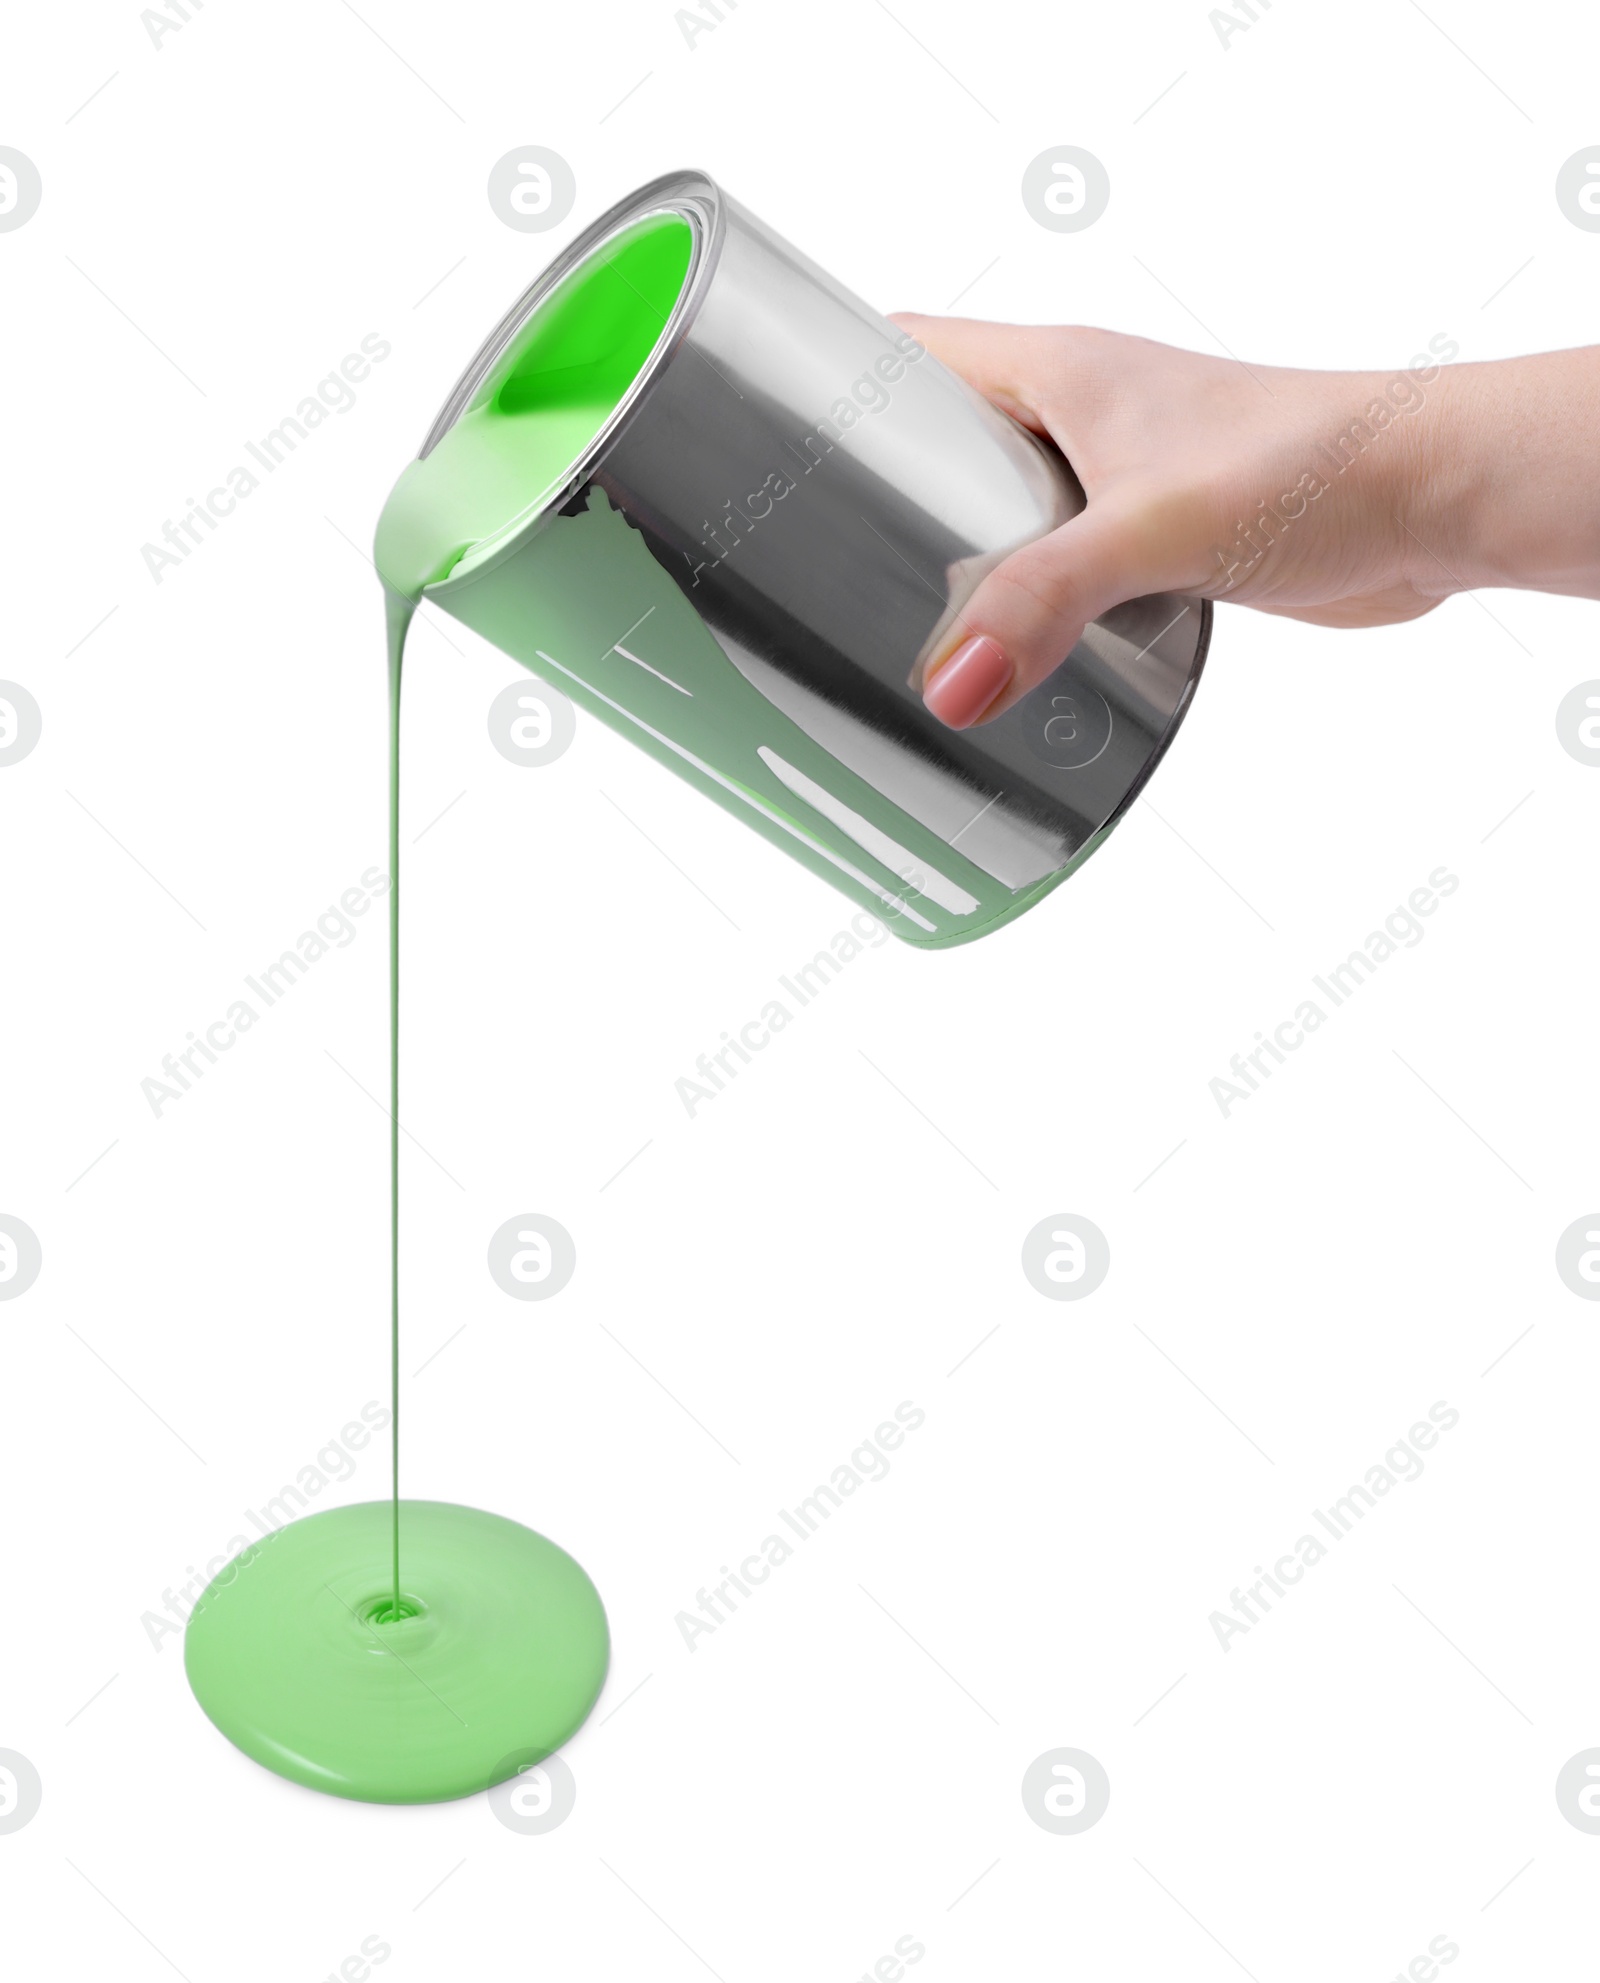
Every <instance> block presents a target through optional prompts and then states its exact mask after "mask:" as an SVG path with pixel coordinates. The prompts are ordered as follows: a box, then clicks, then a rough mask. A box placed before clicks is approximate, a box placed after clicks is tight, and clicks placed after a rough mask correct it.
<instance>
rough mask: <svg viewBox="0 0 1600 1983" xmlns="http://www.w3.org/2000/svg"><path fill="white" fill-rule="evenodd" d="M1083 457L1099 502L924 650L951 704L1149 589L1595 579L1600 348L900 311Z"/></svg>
mask: <svg viewBox="0 0 1600 1983" xmlns="http://www.w3.org/2000/svg"><path fill="white" fill-rule="evenodd" d="M894 321H895V322H896V323H897V324H899V325H901V326H902V327H903V328H904V329H906V330H908V331H910V332H911V334H912V335H913V336H915V337H916V338H917V339H919V341H920V342H921V343H922V344H924V345H925V346H926V347H927V349H928V350H929V351H931V352H932V353H933V354H934V356H935V357H937V358H939V359H940V360H942V361H943V362H944V363H945V364H947V365H949V366H950V367H951V369H952V370H954V371H956V372H959V373H960V374H961V375H962V376H963V377H964V378H966V379H967V380H968V381H969V383H970V384H972V385H974V386H976V387H977V388H978V390H979V391H980V392H983V393H985V394H987V395H988V397H989V398H990V399H992V400H994V401H995V402H996V404H998V405H999V406H1001V407H1003V408H1004V409H1005V411H1006V412H1008V413H1010V414H1012V415H1013V416H1014V417H1015V418H1016V419H1018V420H1020V421H1021V422H1022V424H1023V425H1024V426H1026V427H1029V428H1031V429H1032V431H1033V432H1034V433H1036V434H1041V435H1045V436H1048V437H1049V439H1051V440H1052V441H1054V443H1055V444H1056V446H1057V447H1059V448H1060V450H1061V451H1062V453H1063V454H1065V455H1066V457H1067V459H1068V460H1069V461H1070V462H1071V464H1072V466H1073V469H1074V471H1075V472H1076V474H1077V476H1078V479H1079V481H1080V482H1081V483H1082V484H1083V488H1084V493H1085V495H1086V497H1087V499H1088V503H1087V507H1086V508H1085V509H1084V511H1083V512H1082V514H1081V515H1079V516H1077V517H1075V518H1074V519H1073V520H1072V521H1071V522H1069V523H1066V524H1063V525H1062V526H1061V528H1060V529H1058V530H1056V531H1054V532H1052V533H1051V534H1050V535H1048V536H1046V537H1043V538H1040V539H1039V540H1038V541H1037V542H1035V543H1033V544H1029V545H1026V546H1024V547H1023V548H1022V549H1021V550H1019V551H1017V552H1015V553H1014V554H1013V555H1012V556H1011V557H1010V558H1008V559H1007V560H1006V561H1005V563H1003V564H1002V565H1000V566H999V567H998V569H996V570H995V571H994V572H992V573H990V575H989V576H988V577H987V578H986V579H984V580H983V582H982V583H981V584H980V585H979V587H978V588H977V590H976V591H975V592H974V593H973V595H972V597H971V599H970V600H969V601H968V602H967V603H966V605H965V606H964V607H963V608H962V612H961V622H960V625H959V626H958V628H957V629H956V630H955V632H954V634H953V635H952V638H951V640H950V641H949V643H948V644H947V647H946V649H945V651H944V653H942V654H941V655H939V656H937V657H936V658H935V661H934V663H933V665H932V666H931V667H930V668H929V670H928V673H927V678H926V682H925V686H924V694H925V696H926V699H927V703H928V706H929V708H930V709H931V710H932V711H933V713H934V714H935V715H936V716H938V717H939V718H940V719H941V720H942V721H943V722H946V723H948V724H950V725H951V726H952V727H953V728H957V729H964V728H966V727H967V726H968V725H970V724H972V723H975V722H980V721H987V720H989V719H990V718H992V717H995V716H998V715H1000V714H1001V713H1002V711H1004V710H1006V709H1008V708H1009V707H1010V706H1011V705H1012V704H1013V703H1014V702H1016V701H1017V700H1018V699H1019V698H1020V697H1022V696H1023V695H1026V694H1027V692H1028V691H1029V690H1030V689H1032V688H1034V687H1036V686H1037V684H1038V683H1039V682H1041V681H1043V680H1044V679H1045V677H1046V676H1047V675H1049V674H1050V673H1051V671H1052V670H1053V669H1054V668H1055V667H1056V666H1057V664H1058V663H1059V662H1060V661H1061V659H1062V658H1063V657H1064V656H1065V655H1066V653H1067V652H1068V651H1069V649H1070V648H1071V647H1072V645H1073V643H1074V642H1075V641H1076V640H1077V639H1078V637H1079V636H1080V635H1081V633H1082V632H1083V629H1084V627H1085V625H1086V624H1087V623H1088V622H1089V621H1090V620H1092V619H1095V618H1097V617H1098V616H1099V615H1100V614H1102V613H1104V612H1105V611H1106V610H1107V609H1108V608H1110V607H1111V606H1114V605H1116V604H1118V603H1119V602H1120V601H1122V600H1125V599H1131V598H1136V597H1138V596H1140V595H1142V594H1144V593H1149V592H1161V591H1172V592H1181V593H1188V594H1197V595H1199V596H1202V597H1205V598H1209V599H1224V598H1225V599H1229V600H1235V601H1238V602H1240V603H1242V604H1245V605H1249V606H1255V607H1257V608H1259V609H1261V610H1262V611H1264V612H1270V613H1279V614H1284V615H1287V616H1288V617H1290V618H1294V619H1300V620H1308V621H1311V622H1314V623H1315V624H1317V625H1321V626H1335V627H1357V626H1379V625H1383V624H1385V623H1388V622H1392V621H1397V620H1409V619H1414V618H1416V617H1417V616H1418V615H1419V614H1422V613H1426V612H1427V611H1429V610H1430V608H1432V607H1433V606H1436V605H1437V604H1438V603H1439V601H1440V600H1441V599H1443V598H1445V597H1446V596H1447V595H1449V594H1450V593H1452V592H1456V591H1461V590H1466V589H1468V588H1470V587H1472V586H1475V585H1493V584H1501V585H1508V584H1509V585H1524V586H1533V587H1543V588H1544V589H1547V590H1552V591H1565V592H1577V593H1580V594H1583V595H1584V596H1588V597H1596V596H1600V493H1597V492H1600V478H1597V475H1596V470H1595V467H1594V465H1593V464H1594V458H1595V453H1596V450H1597V447H1600V352H1596V351H1575V352H1558V353H1553V354H1549V355H1547V356H1544V357H1538V358H1525V359H1514V360H1508V361H1503V362H1500V363H1496V364H1487V365H1467V366H1455V367H1448V368H1447V364H1446V361H1448V360H1449V359H1451V358H1453V357H1454V356H1455V354H1456V351H1457V349H1458V347H1457V346H1456V344H1455V343H1454V341H1453V340H1451V339H1449V338H1447V337H1444V336H1442V335H1440V336H1436V337H1434V338H1432V339H1431V340H1430V348H1429V350H1428V351H1427V352H1424V353H1420V354H1418V356H1417V357H1416V358H1414V359H1413V360H1412V361H1411V364H1410V365H1409V366H1408V367H1406V368H1405V369H1403V370H1400V371H1397V372H1390V373H1382V372H1310V371H1295V370H1289V369H1286V368H1278V367H1271V366H1247V365H1245V364H1243V363H1241V362H1240V361H1238V360H1235V359H1228V358H1210V357H1206V356H1204V355H1202V354H1200V353H1197V352H1192V351H1180V350H1176V349H1174V348H1173V347H1171V346H1168V345H1162V344H1154V343H1151V342H1149V341H1148V340H1147V339H1144V338H1138V337H1126V336H1122V335H1121V334H1119V333H1117V332H1114V331H1101V330H1088V329H1076V328H1074V329H1058V328H1048V327H1033V326H1023V325H1009V324H987V323H979V322H975V321H972V320H969V319H963V318H942V317H920V316H910V315H907V316H898V317H896V318H895V319H894Z"/></svg>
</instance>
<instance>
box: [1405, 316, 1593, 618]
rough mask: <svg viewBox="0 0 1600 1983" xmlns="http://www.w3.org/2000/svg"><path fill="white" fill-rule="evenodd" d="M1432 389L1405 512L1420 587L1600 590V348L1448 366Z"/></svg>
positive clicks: (1408, 557)
mask: <svg viewBox="0 0 1600 1983" xmlns="http://www.w3.org/2000/svg"><path fill="white" fill-rule="evenodd" d="M1425 390H1426V392H1427V399H1426V400H1425V402H1424V405H1423V407H1422V409H1421V414H1420V418H1419V421H1418V425H1417V432H1416V435H1415V438H1414V449H1413V452H1414V459H1413V460H1412V461H1411V462H1410V463H1409V464H1408V466H1407V472H1406V474H1405V477H1404V486H1403V488H1402V491H1401V493H1400V496H1399V499H1398V500H1397V504H1396V515H1397V517H1398V519H1399V522H1400V525H1401V526H1402V542H1403V546H1404V552H1403V555H1404V557H1405V573H1406V577H1407V579H1408V580H1409V581H1410V583H1411V584H1412V585H1413V586H1414V588H1415V589H1416V590H1417V591H1418V592H1421V593H1424V594H1426V595H1428V596H1431V597H1441V596H1444V595H1445V594H1447V593H1451V592H1460V591H1469V590H1473V589H1476V588H1479V587H1484V586H1516V587H1522V588H1525V589H1528V590H1533V591H1549V592H1566V593H1577V594H1580V595H1583V596H1587V597H1594V596H1597V594H1600V492H1597V491H1600V482H1597V476H1596V467H1595V462H1596V456H1597V454H1600V352H1595V351H1565V352H1551V353H1546V354H1544V355H1542V356H1540V357H1536V358H1519V359H1507V360H1500V361H1495V362H1491V363H1488V364H1474V365H1455V366H1449V367H1446V368H1445V369H1444V370H1443V371H1441V372H1440V374H1439V376H1438V377H1437V378H1436V379H1435V380H1434V381H1433V382H1432V384H1431V385H1428V386H1426V387H1425Z"/></svg>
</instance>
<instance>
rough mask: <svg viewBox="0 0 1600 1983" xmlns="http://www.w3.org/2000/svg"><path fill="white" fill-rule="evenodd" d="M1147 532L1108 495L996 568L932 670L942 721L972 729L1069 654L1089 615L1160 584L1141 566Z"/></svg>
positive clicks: (929, 684) (930, 691)
mask: <svg viewBox="0 0 1600 1983" xmlns="http://www.w3.org/2000/svg"><path fill="white" fill-rule="evenodd" d="M1139 537H1140V532H1139V530H1138V527H1137V525H1136V523H1135V521H1134V519H1133V517H1132V516H1131V515H1127V514H1125V513H1124V510H1123V507H1122V505H1120V504H1119V503H1118V502H1117V501H1116V500H1115V499H1111V498H1108V499H1105V500H1104V501H1102V502H1096V503H1091V504H1090V506H1089V507H1088V508H1087V509H1086V510H1084V511H1083V512H1082V513H1081V514H1080V515H1078V516H1076V517H1074V518H1073V519H1072V521H1071V522H1070V523H1064V524H1062V525H1061V527H1060V528H1059V529H1058V530H1053V531H1052V532H1051V533H1050V534H1049V536H1047V537H1041V538H1039V539H1038V540H1037V541H1036V542H1034V543H1032V544H1028V545H1025V546H1024V547H1023V548H1022V549H1021V550H1020V551H1017V552H1014V553H1013V554H1012V556H1011V557H1009V558H1007V559H1006V561H1005V563H1004V564H1002V565H1000V566H998V567H997V568H996V569H995V570H994V571H992V572H991V573H990V574H989V576H988V577H987V578H986V579H985V580H984V581H983V583H982V584H981V585H980V586H979V587H978V589H977V590H976V591H975V592H974V593H973V595H972V597H971V599H969V600H968V601H967V603H966V605H965V606H963V607H962V609H961V617H960V621H959V622H958V624H957V626H956V627H955V629H954V631H953V633H952V635H951V638H950V640H949V642H948V643H947V645H946V648H945V651H944V653H943V654H941V655H940V656H939V657H938V658H937V660H936V661H935V662H934V664H933V665H932V666H931V667H930V668H929V670H928V672H927V675H926V678H925V680H924V683H923V690H922V694H923V700H924V701H925V702H926V703H927V706H928V708H929V709H930V710H931V711H932V712H933V714H934V715H935V716H937V717H938V718H939V720H940V722H941V723H947V724H948V725H949V726H950V727H951V729H954V730H965V729H968V728H970V727H971V725H973V724H974V723H980V722H987V721H990V720H992V719H993V718H994V717H996V716H999V715H1000V714H1001V713H1002V712H1003V711H1005V710H1007V709H1009V708H1010V707H1011V705H1012V704H1013V703H1014V702H1016V701H1018V700H1019V699H1020V698H1021V697H1022V696H1025V695H1026V694H1027V693H1028V691H1029V690H1030V689H1033V688H1036V687H1037V686H1038V685H1039V683H1040V682H1042V681H1043V680H1044V679H1045V677H1046V676H1047V675H1049V674H1051V673H1052V672H1053V671H1054V669H1055V668H1056V667H1057V666H1058V665H1059V664H1060V663H1061V662H1062V661H1063V660H1065V658H1066V656H1067V654H1068V653H1069V652H1070V650H1071V649H1072V647H1073V645H1074V644H1075V643H1076V641H1077V640H1078V639H1079V637H1080V636H1081V634H1082V633H1083V630H1084V628H1085V626H1087V624H1088V623H1089V621H1090V620H1092V619H1095V618H1097V617H1098V616H1099V615H1100V614H1101V613H1103V612H1105V611H1106V610H1107V609H1108V608H1109V607H1111V606H1114V605H1116V604H1117V603H1118V602H1119V601H1121V600H1123V599H1132V598H1135V597H1137V596H1138V595H1139V594H1140V593H1141V592H1147V591H1151V590H1154V589H1156V588H1155V585H1154V584H1153V583H1152V582H1151V579H1150V577H1149V576H1148V575H1146V574H1144V573H1143V572H1142V570H1141V553H1140V545H1139Z"/></svg>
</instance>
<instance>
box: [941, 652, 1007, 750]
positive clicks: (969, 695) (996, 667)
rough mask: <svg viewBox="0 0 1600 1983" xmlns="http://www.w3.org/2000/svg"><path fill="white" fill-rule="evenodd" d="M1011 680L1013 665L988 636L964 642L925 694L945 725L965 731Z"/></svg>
mask: <svg viewBox="0 0 1600 1983" xmlns="http://www.w3.org/2000/svg"><path fill="white" fill-rule="evenodd" d="M1010 680H1011V663H1010V662H1009V661H1008V660H1007V659H1006V657H1005V654H1004V652H1003V650H1002V649H1001V646H1000V643H999V642H998V641H995V640H991V639H990V638H989V636H988V635H987V634H975V635H974V636H973V638H972V639H971V640H964V641H963V642H962V643H961V645H960V646H959V647H958V648H957V649H956V651H955V653H954V654H952V655H951V657H950V659H949V660H948V661H947V662H946V663H945V664H944V666H943V667H942V668H941V669H940V670H939V671H938V673H937V674H936V675H935V676H934V677H933V679H932V680H931V681H930V682H929V683H928V684H927V686H926V687H925V688H924V689H923V691H922V699H923V701H924V702H925V703H926V704H927V705H928V707H929V708H930V709H931V710H932V711H933V713H934V715H935V716H937V717H938V719H939V721H940V722H941V723H948V724H949V726H950V728H951V729H952V730H965V729H966V728H967V726H968V725H969V724H972V723H976V722H977V720H978V718H979V717H980V716H981V715H982V714H983V712H984V711H985V710H986V709H987V708H988V707H989V705H990V703H991V702H993V701H994V699H995V697H996V696H997V695H999V693H1000V691H1001V690H1002V689H1003V688H1005V687H1006V686H1007V685H1008V684H1009V682H1010Z"/></svg>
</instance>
